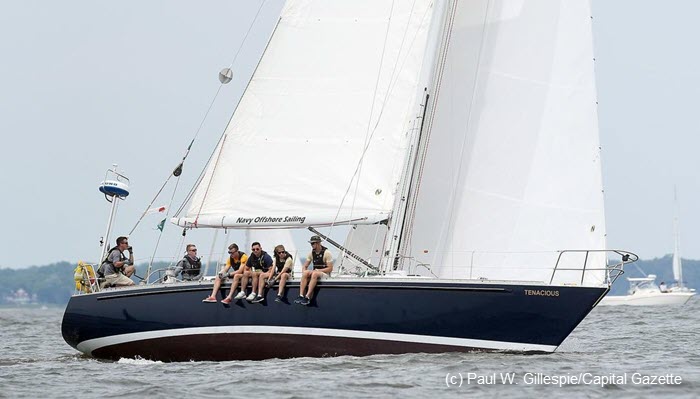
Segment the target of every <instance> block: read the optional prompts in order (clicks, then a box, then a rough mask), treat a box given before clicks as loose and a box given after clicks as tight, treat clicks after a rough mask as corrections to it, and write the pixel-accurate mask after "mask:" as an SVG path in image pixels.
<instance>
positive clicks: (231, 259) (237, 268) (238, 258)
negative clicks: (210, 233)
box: [202, 243, 250, 304]
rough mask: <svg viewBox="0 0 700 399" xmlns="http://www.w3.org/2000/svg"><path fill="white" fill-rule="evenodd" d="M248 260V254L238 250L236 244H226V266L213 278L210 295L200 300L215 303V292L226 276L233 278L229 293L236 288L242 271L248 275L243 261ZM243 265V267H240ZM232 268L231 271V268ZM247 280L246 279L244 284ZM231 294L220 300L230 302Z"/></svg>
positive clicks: (248, 272) (242, 273)
mask: <svg viewBox="0 0 700 399" xmlns="http://www.w3.org/2000/svg"><path fill="white" fill-rule="evenodd" d="M247 261H248V255H246V253H245V252H243V251H239V250H238V244H236V243H233V244H231V245H229V246H228V259H226V266H224V269H223V270H222V271H221V272H219V274H218V275H217V276H216V280H214V288H213V289H212V290H211V295H209V296H208V297H206V298H204V299H203V300H202V302H208V303H216V293H217V292H219V288H220V287H221V284H222V283H223V282H224V281H225V280H226V279H228V278H233V284H232V285H231V293H233V292H234V291H235V290H236V287H237V286H238V284H239V283H240V280H241V278H242V277H243V275H244V273H247V276H246V277H249V276H250V271H248V270H246V266H245V263H246V262H247ZM241 266H243V267H241ZM232 269H233V272H231V270H232ZM247 283H248V280H247V279H246V284H247ZM230 297H233V294H231V295H229V296H227V297H226V298H224V299H223V300H222V301H221V302H223V303H225V304H229V303H231V298H230Z"/></svg>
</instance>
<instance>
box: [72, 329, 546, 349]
mask: <svg viewBox="0 0 700 399" xmlns="http://www.w3.org/2000/svg"><path fill="white" fill-rule="evenodd" d="M256 333H260V334H288V335H314V336H327V337H342V338H359V339H368V340H378V341H396V342H411V343H420V344H434V345H448V346H461V347H467V348H482V349H495V350H506V351H524V352H531V351H533V352H554V350H556V349H557V347H556V346H554V345H539V344H527V343H517V342H503V341H489V340H482V339H468V338H451V337H435V336H428V335H416V334H397V333H384V332H374V331H358V330H338V329H330V328H312V327H280V326H221V327H193V328H181V329H172V330H159V331H147V332H140V333H131V334H121V335H113V336H109V337H102V338H95V339H90V340H87V341H83V342H81V343H79V344H78V346H77V349H78V350H79V351H81V352H83V353H86V354H88V355H91V354H92V351H94V350H96V349H99V348H103V347H106V346H111V345H118V344H123V343H128V342H134V341H140V340H147V339H157V338H165V337H177V336H187V335H206V334H256Z"/></svg>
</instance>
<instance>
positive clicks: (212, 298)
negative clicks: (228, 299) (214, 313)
mask: <svg viewBox="0 0 700 399" xmlns="http://www.w3.org/2000/svg"><path fill="white" fill-rule="evenodd" d="M202 302H206V303H216V298H214V297H213V296H208V297H206V298H204V299H202Z"/></svg>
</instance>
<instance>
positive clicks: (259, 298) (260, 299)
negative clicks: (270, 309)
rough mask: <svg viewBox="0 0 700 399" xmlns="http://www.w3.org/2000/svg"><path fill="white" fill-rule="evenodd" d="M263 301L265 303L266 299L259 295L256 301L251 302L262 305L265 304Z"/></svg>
mask: <svg viewBox="0 0 700 399" xmlns="http://www.w3.org/2000/svg"><path fill="white" fill-rule="evenodd" d="M263 301H265V297H264V296H262V295H258V296H256V297H255V299H253V300H252V301H251V302H252V303H260V302H263Z"/></svg>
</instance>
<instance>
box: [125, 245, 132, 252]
mask: <svg viewBox="0 0 700 399" xmlns="http://www.w3.org/2000/svg"><path fill="white" fill-rule="evenodd" d="M126 249H128V250H129V252H130V253H134V247H132V246H128V247H127V248H126Z"/></svg>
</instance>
